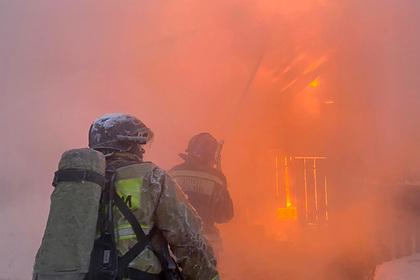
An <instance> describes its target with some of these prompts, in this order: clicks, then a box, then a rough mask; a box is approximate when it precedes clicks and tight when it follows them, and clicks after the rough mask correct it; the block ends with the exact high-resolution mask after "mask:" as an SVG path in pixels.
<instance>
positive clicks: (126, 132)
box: [89, 114, 153, 152]
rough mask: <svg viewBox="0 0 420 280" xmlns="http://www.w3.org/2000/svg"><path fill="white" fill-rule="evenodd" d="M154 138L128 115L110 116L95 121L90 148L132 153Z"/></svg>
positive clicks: (139, 122)
mask: <svg viewBox="0 0 420 280" xmlns="http://www.w3.org/2000/svg"><path fill="white" fill-rule="evenodd" d="M152 138H153V132H152V131H151V130H150V129H149V128H148V127H147V126H146V125H145V124H144V123H142V122H141V121H140V120H139V119H137V118H136V117H133V116H131V115H127V114H109V115H105V116H102V117H100V118H99V119H97V120H95V121H94V122H93V123H92V125H91V126H90V130H89V147H90V148H92V149H95V150H110V151H118V152H127V151H130V150H131V149H132V148H133V147H137V146H138V145H143V144H146V143H147V142H149V141H150V140H151V139H152Z"/></svg>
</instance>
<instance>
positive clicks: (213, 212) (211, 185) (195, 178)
mask: <svg viewBox="0 0 420 280" xmlns="http://www.w3.org/2000/svg"><path fill="white" fill-rule="evenodd" d="M222 144H223V143H222V142H221V143H218V141H217V140H216V139H215V138H214V137H213V136H212V135H211V134H210V133H207V132H204V133H200V134H197V135H195V136H194V137H192V138H191V140H190V141H189V143H188V147H187V149H186V153H185V154H184V153H183V154H180V157H181V158H182V159H183V160H184V162H183V163H181V164H179V165H177V166H175V167H173V168H172V169H171V170H170V171H169V174H170V175H171V176H172V178H174V179H175V181H176V182H177V183H178V184H179V185H180V187H181V189H182V190H183V191H184V192H185V194H186V195H187V198H188V200H189V202H190V203H191V204H192V205H193V206H194V208H195V209H196V210H197V212H198V214H199V215H200V217H201V218H202V220H203V222H204V233H205V235H206V237H207V239H208V241H209V242H210V244H211V245H212V247H213V249H215V251H216V252H218V253H220V251H221V250H222V240H221V238H220V233H219V230H218V229H217V227H216V226H215V224H217V223H226V222H228V221H230V220H231V219H232V217H233V204H232V199H231V197H230V194H229V191H228V188H227V183H226V177H225V176H224V175H223V173H222V171H221V166H220V154H221V148H222Z"/></svg>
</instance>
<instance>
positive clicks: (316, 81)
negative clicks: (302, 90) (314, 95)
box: [309, 78, 320, 88]
mask: <svg viewBox="0 0 420 280" xmlns="http://www.w3.org/2000/svg"><path fill="white" fill-rule="evenodd" d="M319 83H320V82H319V78H316V79H315V80H313V81H312V82H310V83H309V87H311V88H316V87H318V86H319Z"/></svg>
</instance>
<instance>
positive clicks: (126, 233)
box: [116, 224, 151, 240]
mask: <svg viewBox="0 0 420 280" xmlns="http://www.w3.org/2000/svg"><path fill="white" fill-rule="evenodd" d="M141 228H142V229H143V230H144V233H145V234H148V233H149V232H150V229H151V226H149V225H144V224H141ZM116 236H117V238H118V240H130V239H136V238H137V236H136V234H135V233H134V230H133V228H132V227H131V225H130V224H121V225H118V227H117V235H116Z"/></svg>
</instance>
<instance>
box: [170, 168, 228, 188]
mask: <svg viewBox="0 0 420 280" xmlns="http://www.w3.org/2000/svg"><path fill="white" fill-rule="evenodd" d="M169 175H171V176H172V177H174V178H176V177H197V178H201V179H206V180H210V181H213V182H216V183H217V184H219V185H222V186H224V185H225V183H224V182H223V180H222V179H220V178H219V177H218V176H215V175H213V174H210V173H207V172H202V171H195V170H172V171H171V172H170V174H169Z"/></svg>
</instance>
